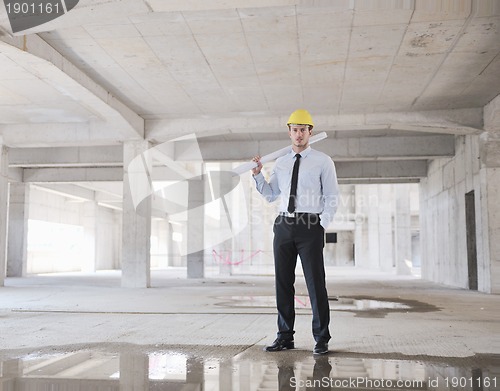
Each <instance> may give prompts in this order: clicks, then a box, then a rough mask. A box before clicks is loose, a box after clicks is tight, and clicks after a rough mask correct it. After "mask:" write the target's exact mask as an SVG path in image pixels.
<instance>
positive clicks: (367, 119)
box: [146, 108, 483, 142]
mask: <svg viewBox="0 0 500 391" xmlns="http://www.w3.org/2000/svg"><path fill="white" fill-rule="evenodd" d="M312 114H313V118H314V123H315V126H316V129H317V130H318V131H349V130H379V129H394V130H397V129H401V130H411V131H417V132H424V133H438V134H455V135H463V134H479V133H480V132H481V131H482V128H483V109H482V108H469V109H450V110H432V111H419V112H400V113H367V114H343V115H330V114H321V113H317V114H314V113H312ZM287 119H288V113H285V114H283V115H277V116H257V115H255V114H253V113H239V114H238V115H235V116H234V117H228V116H208V118H207V116H204V117H203V118H177V119H169V120H161V119H160V120H147V121H146V137H147V138H148V139H150V140H155V141H156V142H164V141H168V140H171V139H172V136H173V135H174V134H175V136H182V135H187V134H193V133H198V134H200V135H207V134H211V135H218V134H221V135H223V134H231V133H272V132H283V130H286V121H287Z"/></svg>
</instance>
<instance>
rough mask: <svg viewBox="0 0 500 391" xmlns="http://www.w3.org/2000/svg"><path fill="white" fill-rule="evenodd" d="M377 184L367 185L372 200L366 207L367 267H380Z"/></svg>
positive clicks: (369, 197)
mask: <svg viewBox="0 0 500 391" xmlns="http://www.w3.org/2000/svg"><path fill="white" fill-rule="evenodd" d="M378 186H379V185H368V191H367V195H368V199H372V200H374V202H373V205H372V204H370V207H369V208H368V264H367V265H366V266H368V268H370V269H379V268H380V241H379V227H378V226H379V215H380V211H379V208H380V196H379V194H378Z"/></svg>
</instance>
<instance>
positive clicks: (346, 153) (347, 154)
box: [175, 135, 455, 162]
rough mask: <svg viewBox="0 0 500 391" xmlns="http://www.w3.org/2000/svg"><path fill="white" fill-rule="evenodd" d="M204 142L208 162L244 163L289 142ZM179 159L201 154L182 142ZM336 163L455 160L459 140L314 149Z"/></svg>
mask: <svg viewBox="0 0 500 391" xmlns="http://www.w3.org/2000/svg"><path fill="white" fill-rule="evenodd" d="M202 140H203V139H201V141H200V142H199V143H198V144H199V147H200V150H201V153H202V156H203V160H204V161H206V162H207V161H224V160H230V161H240V160H250V159H251V158H252V157H253V156H255V155H257V154H260V155H261V156H263V155H266V154H268V153H271V152H273V151H275V150H278V149H281V148H283V147H285V146H286V145H287V144H288V143H289V142H288V141H287V139H286V136H285V135H284V137H283V140H278V141H274V140H265V141H243V142H242V141H224V142H223V145H224V147H223V148H221V142H215V141H202ZM176 145H177V147H176V154H175V159H176V160H179V161H183V160H186V161H189V160H194V159H197V158H198V156H199V153H198V150H193V151H191V150H189V149H186V148H183V147H182V145H183V142H182V141H179V142H178V143H177V144H176ZM314 148H315V149H318V150H319V151H322V152H324V153H326V154H328V155H330V156H332V158H333V159H334V161H336V162H338V161H357V160H396V159H409V160H412V159H436V158H440V157H452V156H454V154H455V136H452V135H437V136H430V135H429V136H419V137H409V136H398V137H360V138H338V139H336V138H327V139H326V140H322V141H321V142H319V143H317V144H315V145H314Z"/></svg>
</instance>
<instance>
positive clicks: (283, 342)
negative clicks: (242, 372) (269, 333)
mask: <svg viewBox="0 0 500 391" xmlns="http://www.w3.org/2000/svg"><path fill="white" fill-rule="evenodd" d="M294 348H295V344H294V343H293V339H288V340H287V339H279V338H277V339H276V340H275V341H274V342H273V344H272V345H269V346H266V347H265V348H264V350H265V351H266V352H279V351H280V350H286V349H294Z"/></svg>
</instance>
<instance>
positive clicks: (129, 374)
mask: <svg viewBox="0 0 500 391" xmlns="http://www.w3.org/2000/svg"><path fill="white" fill-rule="evenodd" d="M149 386H150V385H149V357H148V356H147V355H145V354H137V353H123V354H121V355H120V391H143V390H149Z"/></svg>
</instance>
